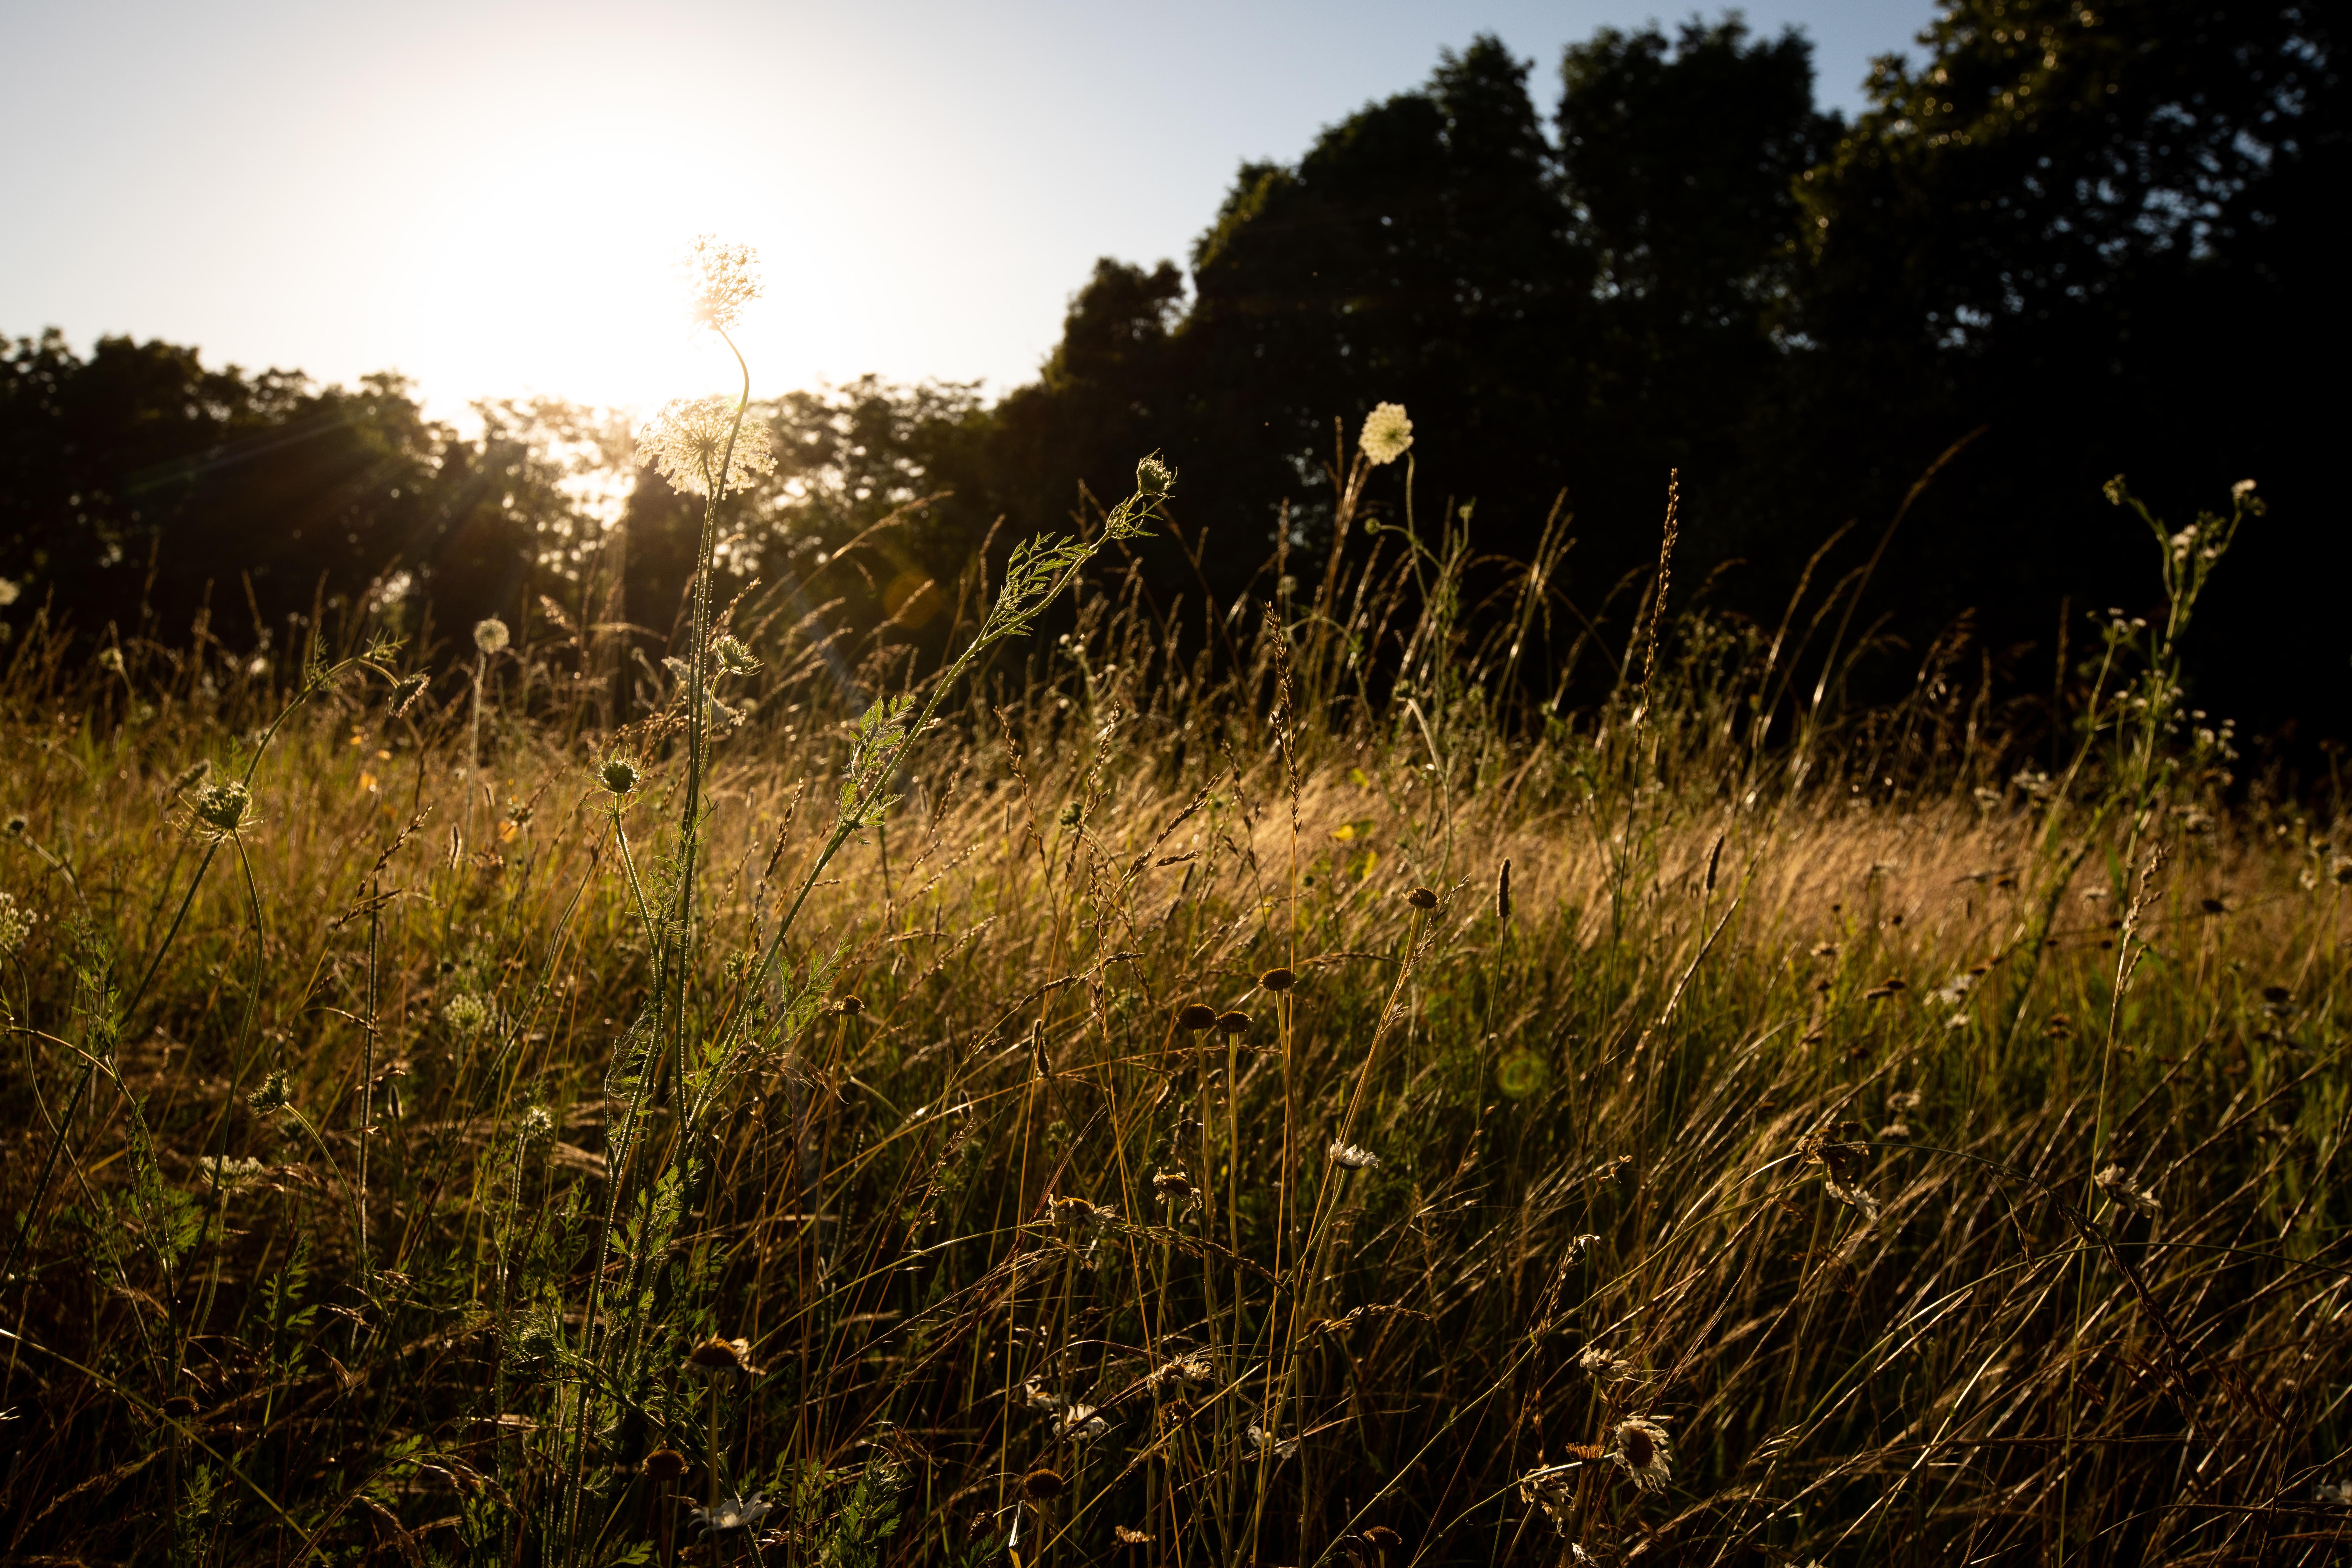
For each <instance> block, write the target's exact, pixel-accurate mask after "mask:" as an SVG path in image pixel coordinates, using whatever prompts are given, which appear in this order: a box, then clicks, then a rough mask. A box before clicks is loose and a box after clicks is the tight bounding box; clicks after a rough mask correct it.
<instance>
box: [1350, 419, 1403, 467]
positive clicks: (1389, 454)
mask: <svg viewBox="0 0 2352 1568" xmlns="http://www.w3.org/2000/svg"><path fill="white" fill-rule="evenodd" d="M1356 445H1357V447H1359V448H1360V449H1361V450H1362V452H1363V454H1364V460H1365V461H1366V462H1368V463H1370V464H1371V465H1372V466H1373V467H1374V468H1381V467H1385V466H1386V465H1388V464H1390V463H1393V462H1395V461H1396V460H1397V459H1398V458H1402V457H1403V456H1404V452H1405V448H1406V447H1410V446H1412V420H1410V419H1408V418H1406V417H1405V416H1404V405H1403V404H1402V403H1382V404H1380V405H1376V406H1374V408H1373V409H1372V411H1371V412H1370V414H1367V415H1365V416H1364V432H1363V434H1362V435H1360V436H1359V437H1356Z"/></svg>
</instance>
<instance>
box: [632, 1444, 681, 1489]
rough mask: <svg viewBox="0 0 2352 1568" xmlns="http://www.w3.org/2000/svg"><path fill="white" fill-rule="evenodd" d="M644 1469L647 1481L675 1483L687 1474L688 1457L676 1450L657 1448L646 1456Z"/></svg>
mask: <svg viewBox="0 0 2352 1568" xmlns="http://www.w3.org/2000/svg"><path fill="white" fill-rule="evenodd" d="M643 1468H644V1470H645V1472H646V1479H647V1480H655V1481H674V1480H676V1479H677V1478H678V1477H680V1476H682V1475H684V1474H686V1456H685V1455H684V1454H681V1453H679V1452H678V1451H677V1449H676V1448H656V1449H655V1450H654V1451H653V1452H652V1453H650V1454H647V1455H646V1462H645V1465H644V1467H643Z"/></svg>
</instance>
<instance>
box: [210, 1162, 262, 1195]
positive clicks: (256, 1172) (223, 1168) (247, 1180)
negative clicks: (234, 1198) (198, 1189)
mask: <svg viewBox="0 0 2352 1568" xmlns="http://www.w3.org/2000/svg"><path fill="white" fill-rule="evenodd" d="M196 1169H197V1170H198V1171H199V1172H200V1173H202V1174H203V1176H204V1181H205V1186H207V1187H218V1188H219V1189H220V1190H221V1192H222V1193H224V1194H236V1193H241V1192H244V1191H245V1190H246V1189H247V1188H248V1187H253V1186H257V1185H259V1184H260V1183H261V1178H262V1177H263V1176H264V1175H266V1174H268V1166H266V1165H264V1164H263V1163H261V1162H260V1161H258V1160H251V1159H247V1158H246V1157H245V1156H243V1155H241V1154H222V1155H215V1154H199V1155H197V1156H196Z"/></svg>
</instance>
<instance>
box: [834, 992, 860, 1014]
mask: <svg viewBox="0 0 2352 1568" xmlns="http://www.w3.org/2000/svg"><path fill="white" fill-rule="evenodd" d="M833 1009H834V1011H835V1012H836V1013H844V1014H846V1015H848V1016H850V1017H852V1018H855V1017H856V1016H857V1015H859V1014H860V1013H863V1012H864V1011H866V1004H865V1003H863V1002H861V1001H859V1000H858V999H857V998H856V997H855V996H844V997H842V998H841V999H840V1000H839V1001H837V1002H835V1004H834V1005H833Z"/></svg>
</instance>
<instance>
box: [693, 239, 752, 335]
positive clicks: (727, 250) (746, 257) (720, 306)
mask: <svg viewBox="0 0 2352 1568" xmlns="http://www.w3.org/2000/svg"><path fill="white" fill-rule="evenodd" d="M759 259H760V253H759V252H758V251H756V250H754V249H752V248H751V247H750V246H748V245H721V244H719V241H718V240H717V239H716V238H715V237H712V236H710V235H707V234H698V235H697V236H695V237H694V243H693V244H692V245H690V246H688V247H687V252H686V260H685V272H686V280H687V288H688V294H689V296H690V298H691V300H692V301H693V303H692V311H693V316H694V321H695V324H696V325H697V326H704V327H709V329H710V330H711V331H716V332H721V333H723V332H725V331H727V329H728V328H730V327H731V326H733V325H734V324H735V323H736V321H738V320H739V319H740V317H741V315H742V313H743V307H744V306H746V305H748V304H750V303H751V301H752V300H756V299H758V298H759V297H760V279H758V278H757V277H755V276H753V274H752V271H751V268H753V267H754V266H756V265H757V264H758V262H759Z"/></svg>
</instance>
